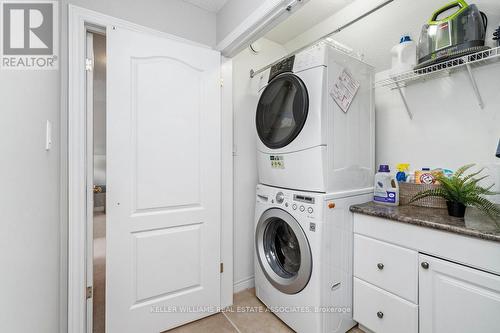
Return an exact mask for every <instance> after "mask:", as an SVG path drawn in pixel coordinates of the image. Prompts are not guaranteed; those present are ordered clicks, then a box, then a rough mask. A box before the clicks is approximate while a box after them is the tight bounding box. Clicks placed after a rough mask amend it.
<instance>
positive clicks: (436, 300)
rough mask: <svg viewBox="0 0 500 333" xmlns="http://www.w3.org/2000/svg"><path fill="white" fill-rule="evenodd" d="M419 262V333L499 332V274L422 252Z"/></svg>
mask: <svg viewBox="0 0 500 333" xmlns="http://www.w3.org/2000/svg"><path fill="white" fill-rule="evenodd" d="M484 255H488V254H487V253H485V254H484ZM419 261H420V271H419V306H420V333H442V332H453V333H471V332H481V333H494V332H499V328H500V316H499V314H500V276H497V275H494V274H489V273H486V272H483V271H479V270H476V269H472V268H469V267H466V266H462V265H459V264H456V263H452V262H449V261H445V260H441V259H437V258H434V257H430V256H426V255H420V258H419Z"/></svg>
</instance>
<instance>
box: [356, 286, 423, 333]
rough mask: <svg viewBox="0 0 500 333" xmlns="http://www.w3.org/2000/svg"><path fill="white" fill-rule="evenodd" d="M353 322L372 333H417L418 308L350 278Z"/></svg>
mask: <svg viewBox="0 0 500 333" xmlns="http://www.w3.org/2000/svg"><path fill="white" fill-rule="evenodd" d="M353 302H354V312H353V318H354V320H356V321H357V322H359V323H362V324H363V325H364V326H365V327H367V328H369V329H370V330H372V331H373V332H382V333H402V332H404V333H417V332H418V306H417V305H415V304H413V303H411V302H408V301H406V300H404V299H402V298H400V297H397V296H395V295H393V294H391V293H389V292H387V291H384V290H382V289H380V288H377V287H375V286H374V285H372V284H370V283H367V282H365V281H362V280H360V279H358V278H354V293H353Z"/></svg>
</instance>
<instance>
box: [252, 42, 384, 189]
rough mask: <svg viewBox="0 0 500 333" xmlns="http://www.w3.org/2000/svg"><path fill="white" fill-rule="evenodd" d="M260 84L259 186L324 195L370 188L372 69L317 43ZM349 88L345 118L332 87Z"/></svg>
mask: <svg viewBox="0 0 500 333" xmlns="http://www.w3.org/2000/svg"><path fill="white" fill-rule="evenodd" d="M343 73H344V75H342V74H343ZM346 75H347V76H346ZM341 76H343V78H344V80H342V82H340V81H339V77H341ZM347 77H349V78H352V79H353V80H345V78H347ZM258 79H259V80H260V82H259V83H258V84H259V87H260V88H259V95H260V97H259V103H258V105H257V109H256V124H255V125H256V131H257V156H258V171H259V183H261V184H266V185H270V186H277V187H282V188H288V189H298V190H303V191H315V192H324V193H326V192H337V191H345V190H350V189H357V188H363V187H369V186H372V182H373V174H374V161H375V153H374V151H375V138H374V124H375V119H374V103H373V67H371V66H369V65H367V64H366V63H364V62H362V61H360V60H359V59H356V58H353V57H351V56H350V55H347V54H346V53H344V52H342V51H340V50H338V49H336V48H334V47H332V46H330V45H329V44H328V43H325V42H321V43H319V44H317V45H315V46H313V47H311V48H309V49H307V50H305V51H302V52H300V53H298V54H296V55H294V56H292V57H290V58H287V59H285V60H283V61H281V62H280V63H278V64H275V65H273V66H272V67H271V68H270V69H269V70H267V71H266V72H264V73H263V74H262V75H261V76H260V77H258ZM353 84H359V88H358V90H357V92H356V94H355V95H354V98H353V99H352V102H351V104H350V106H349V108H348V109H347V110H346V111H345V112H344V111H343V110H342V109H341V108H340V107H339V106H338V104H337V103H336V101H335V100H334V98H333V97H332V94H333V93H334V87H335V85H337V87H340V88H342V87H344V86H351V85H353ZM351 88H352V87H351ZM351 90H352V89H351ZM336 91H337V92H339V90H338V89H337V90H336ZM337 96H344V94H340V95H339V94H337ZM346 98H347V97H346ZM346 98H343V100H344V101H345V100H347V99H346ZM341 104H342V103H341Z"/></svg>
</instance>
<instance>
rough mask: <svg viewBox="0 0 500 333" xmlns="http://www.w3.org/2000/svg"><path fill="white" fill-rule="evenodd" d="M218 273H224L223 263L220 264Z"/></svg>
mask: <svg viewBox="0 0 500 333" xmlns="http://www.w3.org/2000/svg"><path fill="white" fill-rule="evenodd" d="M220 272H221V273H224V263H223V262H221V263H220Z"/></svg>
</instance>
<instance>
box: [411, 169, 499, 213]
mask: <svg viewBox="0 0 500 333" xmlns="http://www.w3.org/2000/svg"><path fill="white" fill-rule="evenodd" d="M474 165H475V164H468V165H464V166H463V167H461V168H459V169H458V170H457V171H456V172H455V173H454V174H453V176H451V177H446V176H444V175H440V176H438V177H437V180H438V181H439V183H440V184H441V186H439V187H437V188H434V189H430V190H426V191H422V192H420V193H417V194H416V195H415V196H414V197H413V198H412V199H411V200H410V203H412V202H415V201H417V200H420V199H423V198H426V197H441V198H444V199H445V200H446V206H447V207H448V214H449V215H450V216H454V217H461V218H463V217H464V216H465V209H466V208H467V206H472V207H476V208H478V209H479V210H480V211H482V212H483V213H485V214H486V215H488V216H489V217H491V218H492V219H496V218H498V217H500V208H499V207H498V206H497V205H495V204H494V203H493V202H491V201H490V200H488V199H486V198H485V197H484V196H487V195H495V194H500V193H498V192H493V191H492V190H491V189H492V188H493V186H494V185H495V184H492V185H490V186H488V187H482V186H480V185H479V182H480V181H481V180H483V179H485V178H486V177H488V176H480V177H479V178H475V177H476V176H479V175H480V174H481V173H482V172H483V170H484V169H480V170H479V171H476V172H473V173H469V174H467V175H466V172H467V171H468V170H469V169H470V168H472V167H473V166H474Z"/></svg>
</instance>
